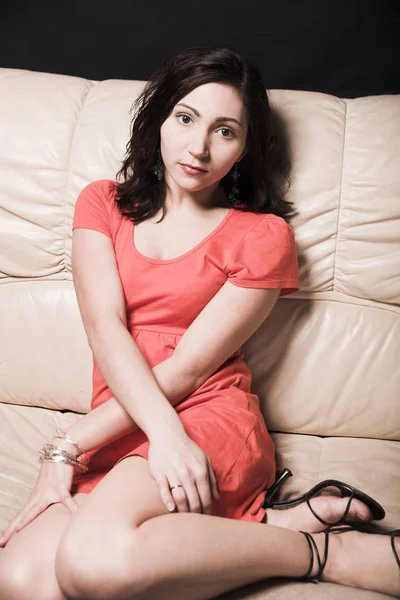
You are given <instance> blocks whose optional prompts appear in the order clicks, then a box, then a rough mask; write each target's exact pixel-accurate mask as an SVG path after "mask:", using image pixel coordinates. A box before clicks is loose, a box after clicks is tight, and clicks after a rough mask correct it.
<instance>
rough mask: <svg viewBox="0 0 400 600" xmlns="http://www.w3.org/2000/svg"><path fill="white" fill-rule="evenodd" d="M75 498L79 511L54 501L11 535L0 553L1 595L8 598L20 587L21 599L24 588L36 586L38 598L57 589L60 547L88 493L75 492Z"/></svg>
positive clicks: (30, 590)
mask: <svg viewBox="0 0 400 600" xmlns="http://www.w3.org/2000/svg"><path fill="white" fill-rule="evenodd" d="M74 499H75V500H76V502H77V504H79V508H78V511H77V512H76V513H72V512H71V511H70V510H69V509H68V508H67V507H66V506H65V505H64V504H61V503H57V504H52V505H50V506H49V507H48V508H47V509H46V510H44V511H43V512H42V513H41V514H40V515H38V516H37V517H36V518H35V519H34V520H33V521H32V522H31V523H29V524H28V525H26V526H25V527H24V528H23V529H21V531H19V532H17V533H14V535H13V536H12V537H11V538H10V540H9V541H8V543H7V545H6V546H5V548H4V550H3V551H2V552H1V555H0V598H3V597H4V598H5V597H7V596H6V593H7V594H9V593H10V592H9V590H11V589H12V588H13V589H17V590H20V594H21V596H20V597H21V598H23V597H24V596H23V595H22V594H23V591H24V590H25V589H26V590H28V593H32V589H33V588H34V589H35V590H37V593H38V597H39V596H40V590H41V589H42V590H43V598H44V597H47V596H45V593H46V590H49V591H50V590H51V589H52V588H54V586H55V585H56V579H55V570H54V565H55V556H56V551H57V547H58V545H59V543H60V540H61V537H62V535H63V534H64V532H65V530H66V529H67V527H68V525H69V523H70V522H71V520H72V519H73V518H74V517H75V516H76V515H77V514H78V513H79V511H80V510H81V508H82V506H84V504H85V502H86V501H87V499H88V494H75V495H74ZM2 590H3V591H2ZM10 597H12V596H10ZM15 597H19V596H15ZM26 597H29V595H27V596H26ZM49 597H50V596H49Z"/></svg>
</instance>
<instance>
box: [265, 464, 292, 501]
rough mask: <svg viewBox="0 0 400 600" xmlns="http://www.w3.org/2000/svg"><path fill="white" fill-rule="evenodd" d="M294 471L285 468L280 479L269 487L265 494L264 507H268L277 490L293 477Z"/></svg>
mask: <svg viewBox="0 0 400 600" xmlns="http://www.w3.org/2000/svg"><path fill="white" fill-rule="evenodd" d="M292 475H293V473H292V471H291V470H290V469H284V470H283V473H282V474H281V475H280V476H279V477H278V479H277V480H276V481H275V483H273V484H272V485H271V487H270V488H268V490H267V493H266V494H265V501H264V508H265V507H268V506H269V505H270V504H271V500H272V498H273V497H274V496H275V494H276V492H277V490H278V489H279V488H280V486H281V485H282V483H284V482H285V481H286V479H289V477H292Z"/></svg>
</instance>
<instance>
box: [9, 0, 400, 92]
mask: <svg viewBox="0 0 400 600" xmlns="http://www.w3.org/2000/svg"><path fill="white" fill-rule="evenodd" d="M0 14H1V15H2V16H1V22H0V66H2V67H11V68H20V69H31V70H34V71H42V72H47V73H60V74H65V75H75V76H79V77H85V78H88V79H93V80H102V79H110V78H111V79H115V78H116V79H139V80H147V79H148V77H149V76H150V75H151V73H152V72H153V71H154V70H155V69H157V68H158V67H160V66H161V65H162V63H163V62H164V60H165V59H166V58H167V57H168V56H170V55H172V54H175V53H176V52H178V51H179V50H182V49H185V48H187V47H190V46H194V45H198V44H199V45H206V44H227V45H230V46H232V47H234V48H235V49H237V50H238V51H240V52H242V53H243V54H244V55H245V56H246V57H247V58H248V59H249V60H250V61H252V62H253V63H254V64H255V65H256V66H257V67H258V68H259V70H260V71H261V73H262V75H263V77H264V81H265V87H266V88H268V89H293V90H294V89H297V90H311V91H317V92H325V93H328V94H333V95H336V96H340V97H343V98H355V97H358V96H367V95H379V94H398V93H400V75H399V73H400V67H399V64H400V61H399V57H400V0H381V1H376V0H365V1H358V0H356V1H353V2H352V1H351V0H349V1H348V2H344V1H343V0H337V1H331V0H320V1H317V0H306V1H301V0H299V1H297V2H296V1H289V0H283V1H281V2H270V1H268V0H267V1H262V0H258V1H254V0H246V1H244V2H240V3H238V2H231V3H228V2H219V1H215V2H211V1H210V0H206V1H204V2H201V0H200V1H199V2H197V1H196V2H188V1H185V2H183V1H178V2H174V1H171V2H162V1H159V0H154V1H146V2H144V1H135V0H114V1H111V0H110V1H102V0H97V1H94V0H81V1H79V0H70V1H69V2H61V1H60V0H52V2H49V1H43V0H37V1H36V2H33V1H30V2H21V1H16V2H5V3H2V8H1V13H0Z"/></svg>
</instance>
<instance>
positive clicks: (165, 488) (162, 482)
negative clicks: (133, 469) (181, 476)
mask: <svg viewBox="0 0 400 600" xmlns="http://www.w3.org/2000/svg"><path fill="white" fill-rule="evenodd" d="M156 483H157V486H158V490H159V492H160V496H161V500H162V501H163V502H164V504H165V506H166V508H167V509H168V510H169V511H170V512H173V511H174V510H175V508H176V506H175V499H174V498H173V496H172V494H171V491H170V489H169V484H168V479H167V477H166V476H165V475H161V476H158V477H157V478H156Z"/></svg>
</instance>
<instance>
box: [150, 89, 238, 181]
mask: <svg viewBox="0 0 400 600" xmlns="http://www.w3.org/2000/svg"><path fill="white" fill-rule="evenodd" d="M247 127H248V125H247V119H246V114H245V108H244V106H243V103H242V100H241V97H240V95H239V93H238V92H237V91H236V90H235V89H234V88H232V87H231V86H228V85H223V84H220V83H206V84H204V85H201V86H199V87H197V88H196V89H194V90H192V91H191V92H190V93H189V94H187V95H186V96H185V97H183V98H182V99H181V100H179V102H178V103H177V104H176V105H175V106H174V108H173V110H172V112H171V114H170V115H169V116H168V118H167V119H166V120H165V121H164V123H163V124H162V126H161V129H160V136H161V156H162V159H163V162H164V165H165V170H166V172H165V175H166V181H167V183H168V179H169V177H171V178H172V179H173V180H174V182H175V183H176V184H177V185H178V186H180V187H181V188H184V189H186V190H187V191H193V192H194V191H198V190H201V189H203V188H206V187H209V186H210V185H212V184H216V183H218V182H219V181H220V180H221V179H222V178H223V177H224V176H225V175H226V174H227V173H229V171H230V170H231V168H232V167H233V165H234V164H235V162H237V161H239V160H240V159H241V158H242V155H244V154H245V147H246V137H247ZM182 164H185V165H192V166H193V167H199V168H201V169H203V170H202V171H190V170H187V169H186V170H185V168H184V167H182Z"/></svg>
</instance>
